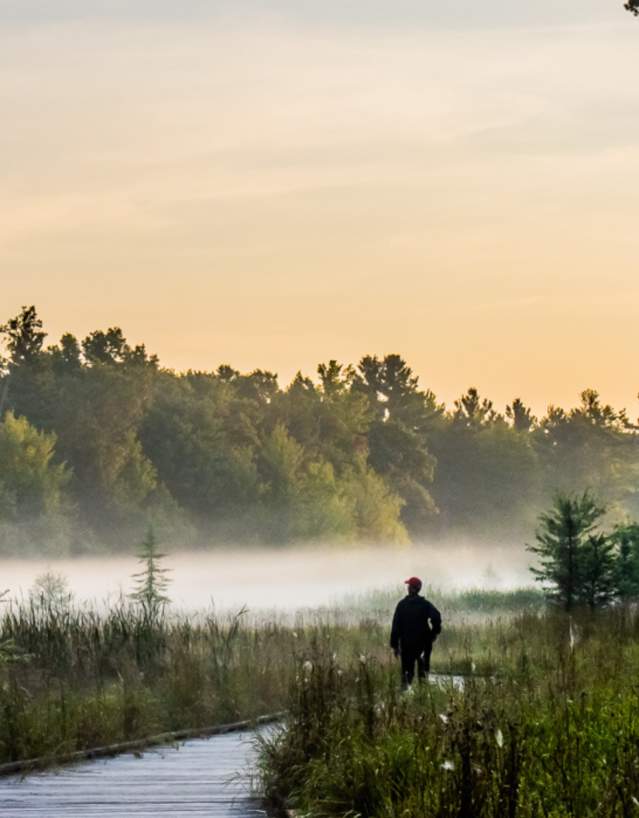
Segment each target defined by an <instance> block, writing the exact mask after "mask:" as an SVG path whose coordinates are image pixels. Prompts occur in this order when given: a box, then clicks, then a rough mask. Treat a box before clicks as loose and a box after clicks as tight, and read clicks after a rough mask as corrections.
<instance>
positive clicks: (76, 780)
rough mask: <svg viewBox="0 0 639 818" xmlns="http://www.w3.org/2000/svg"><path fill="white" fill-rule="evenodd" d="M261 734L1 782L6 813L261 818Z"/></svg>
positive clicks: (6, 817) (0, 805) (67, 817)
mask: <svg viewBox="0 0 639 818" xmlns="http://www.w3.org/2000/svg"><path fill="white" fill-rule="evenodd" d="M254 741H255V734H254V733H252V732H239V733H228V734H225V735H221V736H214V737H212V738H209V739H196V740H193V741H188V742H186V743H185V744H183V745H181V746H178V747H162V748H154V749H152V750H148V751H146V752H145V753H144V754H143V755H142V757H140V758H138V757H136V756H135V755H132V754H128V755H123V756H118V757H117V758H112V759H101V760H98V761H90V762H86V763H83V764H78V765H74V766H71V767H67V768H64V769H61V770H56V771H51V772H43V773H34V774H32V775H29V776H27V777H25V778H19V777H17V776H14V777H10V778H6V779H3V780H0V815H1V816H2V818H29V817H30V816H34V818H36V816H38V818H129V816H131V818H132V817H133V816H156V815H159V816H162V815H169V814H170V815H172V816H173V818H204V816H207V818H258V816H261V817H262V818H263V816H264V815H265V813H264V811H263V810H262V809H261V808H260V805H259V802H258V801H257V799H256V798H254V797H252V794H251V787H250V773H251V770H252V768H253V766H254V761H255V752H256V751H255V745H254Z"/></svg>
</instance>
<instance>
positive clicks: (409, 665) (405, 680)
mask: <svg viewBox="0 0 639 818" xmlns="http://www.w3.org/2000/svg"><path fill="white" fill-rule="evenodd" d="M414 676H415V654H414V653H412V652H410V653H409V652H408V651H402V685H403V686H404V688H407V687H408V686H409V685H411V684H412V681H413V678H414Z"/></svg>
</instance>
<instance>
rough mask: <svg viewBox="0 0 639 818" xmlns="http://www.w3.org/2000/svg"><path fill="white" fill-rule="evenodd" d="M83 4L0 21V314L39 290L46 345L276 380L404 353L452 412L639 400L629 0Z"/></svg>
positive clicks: (636, 99)
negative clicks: (105, 341)
mask: <svg viewBox="0 0 639 818" xmlns="http://www.w3.org/2000/svg"><path fill="white" fill-rule="evenodd" d="M92 5H95V6H96V8H97V6H98V5H100V4H96V3H93V4H92V3H91V2H88V4H87V3H85V4H82V5H81V4H78V5H77V8H76V6H75V5H74V3H73V2H72V0H65V1H64V2H61V7H63V8H64V9H66V10H67V11H68V13H67V14H62V15H60V16H59V17H55V16H54V17H51V16H46V15H44V13H40V11H39V4H37V3H35V2H32V0H23V4H22V5H21V6H19V4H15V5H14V4H13V2H11V0H10V1H9V2H8V4H7V9H8V12H5V13H6V14H7V15H8V16H7V19H6V20H5V21H4V22H5V25H2V26H0V30H1V32H2V33H0V54H1V55H2V56H1V57H0V60H1V65H2V70H1V71H0V110H2V121H3V127H2V129H1V131H0V151H1V155H2V163H1V164H0V310H1V314H0V321H2V320H4V319H5V318H8V317H9V316H11V315H13V314H15V313H16V312H17V311H18V309H19V308H20V306H21V305H23V304H31V303H35V304H36V305H37V306H38V309H39V312H40V313H41V315H42V317H43V319H44V320H45V324H46V328H47V330H48V331H49V333H50V339H49V340H50V341H52V342H53V341H55V340H57V338H58V337H59V335H60V334H61V333H62V332H64V331H72V332H74V333H75V334H77V335H80V336H82V335H83V334H86V333H87V332H89V331H90V330H93V329H96V328H106V327H107V326H112V325H119V326H121V327H122V328H123V329H124V331H125V334H126V335H127V337H128V338H129V340H130V341H132V342H136V343H137V342H141V341H144V342H145V343H146V345H147V347H148V348H149V349H150V350H151V351H153V352H156V353H158V354H159V356H160V359H161V361H162V363H163V364H164V365H166V366H170V367H175V368H177V369H186V368H200V369H212V368H215V367H217V366H218V365H219V364H220V363H230V364H232V365H233V366H235V367H236V368H238V369H241V370H243V371H246V370H251V369H254V368H257V367H261V368H267V369H271V370H274V371H276V372H278V373H279V375H280V377H281V380H282V382H283V383H286V382H287V381H288V380H289V379H290V378H291V377H292V376H293V375H294V373H295V371H296V370H297V369H301V370H302V371H303V372H304V373H305V374H312V373H313V372H314V371H315V367H316V365H317V363H318V362H320V361H326V360H328V359H329V358H337V359H338V360H340V361H343V362H354V361H357V360H358V359H359V358H360V357H361V356H362V355H364V354H367V353H370V354H375V353H376V354H384V353H386V352H399V353H401V354H402V355H404V357H405V358H406V359H407V360H408V362H409V363H410V365H411V366H412V367H413V369H414V370H415V371H416V373H417V374H418V375H419V376H420V378H421V383H422V385H423V386H424V387H429V388H431V389H433V390H434V391H435V393H436V394H437V396H438V397H439V398H440V399H442V400H445V401H446V402H447V403H449V404H450V403H452V401H453V399H454V398H455V397H457V396H459V394H460V393H461V392H462V391H464V390H465V389H466V388H467V387H469V386H471V385H475V386H477V387H478V388H479V389H480V391H481V392H482V393H483V394H485V395H487V396H488V397H490V398H492V399H493V400H494V401H495V403H496V405H497V406H498V407H499V408H503V406H504V404H505V403H506V402H509V401H510V400H511V399H512V398H513V397H516V396H521V397H522V398H523V399H524V400H525V401H526V402H528V403H530V404H532V405H533V407H534V408H535V410H536V411H537V412H543V410H544V409H545V407H546V405H547V404H548V403H550V402H552V403H556V404H560V405H564V406H571V405H574V404H575V403H576V401H577V399H578V394H579V392H580V390H581V389H583V388H585V387H591V386H592V387H595V388H598V389H599V390H600V391H601V393H602V396H603V398H604V399H605V400H606V401H609V402H611V403H613V405H616V406H618V407H621V406H626V407H627V408H628V410H629V412H630V415H631V417H633V418H635V417H637V416H638V415H639V401H637V392H639V368H638V366H637V349H638V348H639V263H638V260H639V226H638V221H637V213H639V185H638V184H637V178H638V175H639V142H638V141H637V133H638V132H639V130H638V129H639V104H638V103H639V87H638V86H637V83H636V82H634V81H632V79H631V78H632V77H633V76H635V75H636V55H637V49H638V48H639V23H637V22H636V21H635V20H634V19H633V18H632V17H631V16H630V15H628V14H627V13H625V12H624V11H623V9H622V7H621V3H614V2H609V0H608V2H603V0H601V1H599V0H589V2H586V3H584V4H583V6H584V9H583V16H582V17H581V18H577V17H574V16H573V14H572V11H570V9H571V7H574V6H576V5H579V6H581V5H582V4H574V3H571V4H568V3H565V4H564V3H563V2H562V0H556V2H554V3H551V2H550V0H541V2H540V5H539V10H538V11H537V12H536V13H537V16H536V17H535V18H534V19H529V18H522V19H517V18H516V17H512V14H514V12H512V10H511V11H510V12H509V15H511V16H509V17H508V18H507V19H506V18H505V17H504V18H503V19H502V17H501V16H500V15H501V14H502V12H501V11H500V9H501V8H502V6H503V4H500V3H497V2H495V0H493V2H492V3H488V4H487V5H488V13H487V15H486V19H484V20H482V19H476V18H475V17H473V18H472V20H470V21H468V20H466V21H465V20H463V19H462V17H460V18H459V19H458V20H456V19H454V18H452V19H448V18H445V19H444V18H442V19H440V18H439V17H437V16H432V18H431V17H428V16H427V15H426V16H424V15H425V12H423V10H419V11H417V9H420V4H414V3H412V2H409V0H403V2H401V3H400V4H399V11H398V13H397V15H396V16H395V17H394V18H393V20H392V21H389V20H386V19H385V18H384V11H383V5H382V4H379V3H377V2H373V3H372V4H371V6H370V8H371V9H372V11H371V13H370V15H369V17H367V16H366V14H365V13H364V11H363V10H364V9H365V7H366V4H365V3H362V4H360V5H359V6H358V4H357V3H355V4H354V6H353V8H354V9H355V10H357V9H358V8H361V10H362V13H361V14H359V15H358V14H356V13H355V12H353V13H352V14H351V15H350V16H345V12H343V11H340V8H341V6H342V5H343V4H338V3H336V2H329V3H328V4H327V6H326V7H325V10H324V12H323V15H324V16H322V17H321V18H319V17H318V18H316V17H313V15H310V12H309V15H307V16H304V14H302V13H301V12H300V11H299V10H297V11H293V10H292V9H293V6H294V4H289V3H287V2H285V1H284V0H279V2H274V3H273V10H272V11H273V13H272V14H265V13H264V12H263V10H261V11H260V7H259V5H257V4H255V3H248V2H247V3H246V8H245V11H244V13H240V11H239V10H238V9H240V8H244V7H243V5H242V4H239V5H237V6H229V7H228V8H227V5H226V4H220V14H219V15H217V16H215V15H210V14H209V12H206V13H205V12H204V11H201V13H200V16H196V15H195V14H193V15H191V16H189V15H184V16H182V17H180V16H176V15H173V14H169V12H168V11H167V10H166V9H167V8H168V4H165V3H164V2H159V3H157V4H156V5H155V6H154V4H151V3H147V2H146V0H140V9H141V11H140V12H139V13H137V14H136V16H135V17H130V16H128V12H127V11H126V8H125V6H124V4H122V5H121V4H120V3H117V2H114V3H113V4H112V7H113V9H114V11H113V14H111V15H109V14H100V15H98V14H97V12H96V14H95V15H92V14H91V13H90V11H91V7H92ZM108 5H109V4H107V6H108ZM187 5H188V4H187ZM212 5H215V4H212ZM267 5H268V4H267ZM302 5H303V4H302ZM421 5H424V4H421ZM463 5H464V4H463V3H462V6H463ZM474 5H475V6H476V5H477V4H474ZM509 5H520V4H509ZM196 6H197V7H198V9H203V5H202V6H201V5H200V4H199V3H194V8H195V7H196ZM425 6H426V7H428V3H426V4H425ZM222 7H223V8H222ZM433 7H434V4H433ZM551 7H552V8H551ZM80 8H82V9H84V10H83V11H82V12H80V11H79V9H80ZM304 8H307V7H306V6H304ZM469 8H470V5H469ZM558 8H559V11H557V9H558ZM12 9H13V13H12ZM18 9H22V11H20V12H19V13H18ZM87 9H88V11H87ZM144 9H146V11H145V12H144V13H143V11H144ZM154 9H155V10H154ZM544 9H546V10H547V17H544V13H543V12H544ZM331 10H332V11H331ZM562 10H565V14H564V11H562ZM116 11H117V13H116ZM27 12H29V13H27ZM275 12H277V13H275ZM523 13H524V12H522V14H523ZM503 14H504V15H505V14H506V12H505V11H504V12H503ZM562 14H564V16H563V17H562ZM2 15H3V11H2V10H1V9H0V22H2ZM207 15H208V16H207ZM433 15H434V12H433Z"/></svg>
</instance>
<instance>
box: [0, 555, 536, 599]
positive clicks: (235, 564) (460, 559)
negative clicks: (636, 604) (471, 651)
mask: <svg viewBox="0 0 639 818" xmlns="http://www.w3.org/2000/svg"><path fill="white" fill-rule="evenodd" d="M164 562H165V563H166V567H167V568H171V569H172V570H171V575H170V576H171V585H170V590H169V595H170V597H171V600H172V602H173V603H174V605H175V606H176V607H179V608H182V609H184V610H194V609H197V608H202V607H207V606H209V605H211V603H213V604H215V607H216V608H217V609H218V610H220V611H229V610H230V611H232V610H237V609H239V608H241V607H242V606H247V607H248V608H249V610H251V611H257V610H264V609H275V610H281V611H292V610H295V609H299V608H304V607H318V606H323V605H330V604H334V603H336V602H337V601H338V600H339V598H340V597H343V596H346V595H350V594H353V593H365V592H366V591H369V590H372V589H379V588H387V587H391V586H400V585H401V583H402V582H403V581H404V580H405V579H406V578H407V577H409V576H412V575H417V576H420V577H421V578H422V579H423V581H424V583H425V584H426V586H427V591H428V592H433V593H435V594H436V592H437V589H442V590H444V589H445V590H451V589H453V588H455V589H457V588H467V587H477V586H481V587H487V588H509V587H514V586H520V585H524V584H529V583H530V581H531V577H530V573H529V571H528V568H527V566H528V562H529V559H528V555H527V554H526V553H525V551H524V550H523V548H522V547H520V546H519V547H516V548H512V547H511V548H506V547H502V546H499V547H498V546H494V547H490V546H485V545H482V546H481V548H479V547H477V546H474V545H473V544H472V543H464V544H457V545H442V544H439V545H429V546H418V547H414V548H406V549H399V550H398V549H381V548H360V549H353V550H340V551H337V550H333V549H330V548H322V549H308V548H304V549H290V550H286V551H284V550H259V551H256V550H251V551H247V550H245V549H238V550H235V549H232V548H227V549H225V550H218V551H215V552H206V553H204V552H193V553H184V552H182V553H179V554H175V555H174V556H171V555H169V556H168V557H167V558H166V560H165V561H164ZM137 570H139V567H138V563H137V562H136V560H135V559H134V558H132V557H107V558H104V557H99V558H98V557H83V558H80V559H62V560H55V561H51V560H48V561H45V560H17V559H8V560H3V561H2V562H1V563H0V577H1V580H0V584H1V585H2V588H8V589H9V590H10V593H11V596H12V597H14V598H15V597H16V596H19V595H20V594H21V593H26V592H27V591H28V590H29V588H30V586H31V585H32V584H33V581H34V580H35V578H36V577H37V576H38V575H41V574H42V573H44V572H45V571H53V572H55V573H57V574H62V575H63V576H65V577H66V578H67V579H68V582H69V589H70V590H71V591H72V592H73V594H74V595H75V596H76V597H77V599H78V600H80V601H93V600H98V601H104V600H107V599H116V598H117V596H118V595H119V594H120V592H122V593H125V594H126V593H128V592H129V591H130V590H131V587H132V584H133V582H132V579H131V575H132V574H133V573H134V572H135V571H137Z"/></svg>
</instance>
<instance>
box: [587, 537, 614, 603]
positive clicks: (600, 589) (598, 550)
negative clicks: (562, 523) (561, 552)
mask: <svg viewBox="0 0 639 818" xmlns="http://www.w3.org/2000/svg"><path fill="white" fill-rule="evenodd" d="M616 567H617V559H616V553H615V543H614V541H613V540H612V538H611V537H609V536H606V535H605V534H594V535H593V534H591V535H590V536H589V537H588V539H587V540H586V541H585V543H584V545H583V551H582V554H581V568H582V576H581V584H580V589H579V601H580V602H582V603H584V604H585V605H587V606H588V607H589V608H590V610H591V611H594V610H595V609H596V608H605V607H606V606H607V605H610V603H611V602H612V601H613V600H614V598H615V596H616V594H617V590H616V584H617V583H616V579H617V577H616Z"/></svg>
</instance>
